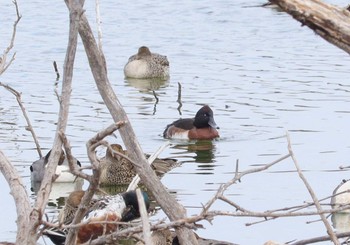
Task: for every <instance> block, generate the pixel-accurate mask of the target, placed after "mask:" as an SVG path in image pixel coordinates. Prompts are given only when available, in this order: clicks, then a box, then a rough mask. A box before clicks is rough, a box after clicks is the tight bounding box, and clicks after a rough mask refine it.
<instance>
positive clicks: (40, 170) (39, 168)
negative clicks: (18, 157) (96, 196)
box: [30, 150, 81, 183]
mask: <svg viewBox="0 0 350 245" xmlns="http://www.w3.org/2000/svg"><path fill="white" fill-rule="evenodd" d="M50 154H51V150H50V151H49V152H48V153H47V154H46V156H45V157H42V158H40V159H39V160H37V161H35V162H33V164H32V165H31V166H30V177H31V180H32V182H40V183H41V181H42V180H43V178H44V174H45V169H46V165H47V163H48V162H49V157H50ZM74 161H75V164H76V165H77V166H79V167H80V166H81V164H80V162H79V161H78V160H77V159H75V158H74ZM75 179H76V176H74V175H73V174H72V173H71V172H70V170H69V166H68V159H67V158H66V156H65V154H64V152H63V151H62V153H61V156H60V159H59V160H58V165H57V168H56V179H55V182H74V181H75Z"/></svg>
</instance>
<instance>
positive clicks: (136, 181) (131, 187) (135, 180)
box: [127, 141, 170, 191]
mask: <svg viewBox="0 0 350 245" xmlns="http://www.w3.org/2000/svg"><path fill="white" fill-rule="evenodd" d="M169 145H170V142H169V141H167V142H166V143H165V144H164V145H162V146H161V147H159V149H158V150H157V151H156V152H155V153H153V154H152V155H151V156H150V157H149V158H148V159H147V161H148V164H150V165H151V164H152V163H153V161H154V160H156V158H157V157H158V156H159V154H160V153H162V151H164V149H165V148H166V147H168V146H169ZM140 180H141V179H140V176H139V175H138V174H137V175H136V176H135V177H134V178H133V179H132V181H131V182H130V184H129V186H128V189H127V191H132V190H135V189H136V187H137V185H138V184H139V182H140Z"/></svg>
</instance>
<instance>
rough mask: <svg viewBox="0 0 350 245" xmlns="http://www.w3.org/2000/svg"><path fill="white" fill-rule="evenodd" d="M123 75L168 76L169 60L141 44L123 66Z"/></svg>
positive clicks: (166, 77) (132, 76)
mask: <svg viewBox="0 0 350 245" xmlns="http://www.w3.org/2000/svg"><path fill="white" fill-rule="evenodd" d="M124 74H125V77H129V78H139V79H147V78H160V79H165V80H166V79H168V78H169V61H168V59H167V57H166V56H164V55H160V54H157V53H151V51H150V50H149V48H147V47H145V46H142V47H140V48H139V50H138V52H137V54H135V55H132V56H131V57H130V58H129V60H128V63H127V64H126V65H125V66H124Z"/></svg>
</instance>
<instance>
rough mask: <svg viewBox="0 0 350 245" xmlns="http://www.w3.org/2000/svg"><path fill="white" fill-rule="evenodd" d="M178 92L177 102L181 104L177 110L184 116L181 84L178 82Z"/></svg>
mask: <svg viewBox="0 0 350 245" xmlns="http://www.w3.org/2000/svg"><path fill="white" fill-rule="evenodd" d="M177 84H178V92H177V100H176V102H177V103H179V106H178V107H177V110H178V111H179V114H180V115H182V113H181V107H182V102H181V83H180V82H178V83H177Z"/></svg>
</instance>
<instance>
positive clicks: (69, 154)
mask: <svg viewBox="0 0 350 245" xmlns="http://www.w3.org/2000/svg"><path fill="white" fill-rule="evenodd" d="M59 135H60V137H61V140H62V143H63V146H64V150H65V152H66V157H67V160H68V166H69V170H70V172H71V173H72V174H74V175H75V176H77V177H80V178H83V179H85V180H87V181H89V182H90V181H91V176H90V175H88V174H85V173H83V172H82V171H79V170H78V169H77V167H76V164H74V158H73V155H72V151H71V146H70V144H69V141H68V139H67V137H66V134H65V133H63V132H59Z"/></svg>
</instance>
